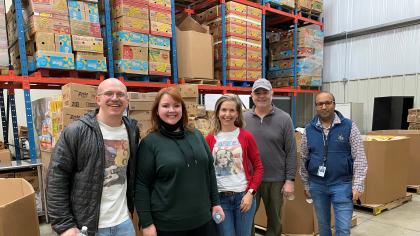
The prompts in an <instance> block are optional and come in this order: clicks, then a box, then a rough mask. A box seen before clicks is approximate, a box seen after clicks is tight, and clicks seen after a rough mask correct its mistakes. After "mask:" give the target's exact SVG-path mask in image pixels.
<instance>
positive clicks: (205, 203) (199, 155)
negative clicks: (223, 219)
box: [135, 130, 220, 231]
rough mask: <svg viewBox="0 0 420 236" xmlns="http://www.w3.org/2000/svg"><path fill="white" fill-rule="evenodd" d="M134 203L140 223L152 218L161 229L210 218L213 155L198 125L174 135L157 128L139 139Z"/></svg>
mask: <svg viewBox="0 0 420 236" xmlns="http://www.w3.org/2000/svg"><path fill="white" fill-rule="evenodd" d="M191 150H192V152H191ZM188 151H189V152H188ZM135 205H136V209H137V212H138V214H139V218H140V222H141V225H142V227H143V228H145V227H147V226H149V225H151V224H154V225H155V227H156V228H157V229H158V230H161V231H183V230H190V229H194V228H197V227H199V226H201V225H203V224H205V223H206V222H208V221H210V220H211V207H212V206H215V205H220V202H219V195H218V191H217V183H216V177H215V173H214V165H213V157H212V155H211V153H210V150H209V148H208V146H207V144H206V142H205V141H204V138H203V136H202V135H201V134H200V133H199V132H198V130H194V132H185V137H184V138H183V139H178V140H174V139H171V138H168V137H165V136H163V135H161V134H160V133H158V132H154V133H151V134H149V135H148V136H147V137H146V138H144V139H143V140H142V142H141V143H140V146H139V150H138V154H137V173H136V192H135Z"/></svg>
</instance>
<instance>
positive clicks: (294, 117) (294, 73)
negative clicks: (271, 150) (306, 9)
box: [292, 7, 298, 127]
mask: <svg viewBox="0 0 420 236" xmlns="http://www.w3.org/2000/svg"><path fill="white" fill-rule="evenodd" d="M297 14H298V10H297V8H296V7H295V16H296V15H297ZM293 22H294V27H293V87H294V88H295V89H296V88H297V87H298V84H297V68H296V66H297V52H298V44H297V37H298V19H296V18H295V19H294V21H293ZM296 96H297V94H293V96H292V121H293V125H294V126H295V127H296V109H297V104H296Z"/></svg>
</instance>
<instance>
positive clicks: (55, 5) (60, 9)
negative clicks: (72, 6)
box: [25, 0, 68, 15]
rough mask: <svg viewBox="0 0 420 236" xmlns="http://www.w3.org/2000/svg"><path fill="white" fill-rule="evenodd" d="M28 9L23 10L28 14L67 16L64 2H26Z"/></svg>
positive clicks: (41, 0)
mask: <svg viewBox="0 0 420 236" xmlns="http://www.w3.org/2000/svg"><path fill="white" fill-rule="evenodd" d="M27 3H28V6H27V7H28V9H25V10H26V12H27V13H28V14H31V13H32V12H42V13H56V14H61V15H67V14H68V8H67V1H65V0H48V1H45V0H39V1H38V0H31V1H28V2H27Z"/></svg>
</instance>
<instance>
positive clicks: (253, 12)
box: [246, 6, 262, 22]
mask: <svg viewBox="0 0 420 236" xmlns="http://www.w3.org/2000/svg"><path fill="white" fill-rule="evenodd" d="M246 18H247V19H252V20H256V21H260V22H261V18H262V10H261V9H259V8H256V7H251V6H248V7H247V9H246Z"/></svg>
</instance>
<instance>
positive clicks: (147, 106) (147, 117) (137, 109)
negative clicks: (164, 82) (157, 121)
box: [128, 92, 157, 138]
mask: <svg viewBox="0 0 420 236" xmlns="http://www.w3.org/2000/svg"><path fill="white" fill-rule="evenodd" d="M156 95H157V93H156V92H153V93H137V92H129V93H128V98H129V100H130V101H129V104H128V109H129V112H128V115H129V117H130V118H133V119H135V120H137V121H138V123H137V125H138V127H139V129H140V137H142V138H143V137H145V136H146V135H147V132H148V130H149V129H150V128H152V123H151V118H152V113H151V111H152V107H153V103H154V101H155V98H156Z"/></svg>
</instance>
